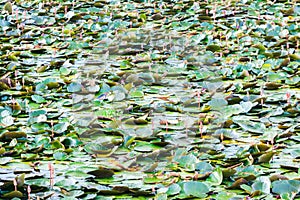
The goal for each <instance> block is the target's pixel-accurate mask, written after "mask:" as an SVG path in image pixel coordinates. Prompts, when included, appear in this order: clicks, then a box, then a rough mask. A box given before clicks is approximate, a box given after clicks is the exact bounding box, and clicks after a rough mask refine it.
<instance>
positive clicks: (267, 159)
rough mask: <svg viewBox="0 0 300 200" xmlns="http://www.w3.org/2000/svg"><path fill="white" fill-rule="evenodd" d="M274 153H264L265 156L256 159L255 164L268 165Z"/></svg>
mask: <svg viewBox="0 0 300 200" xmlns="http://www.w3.org/2000/svg"><path fill="white" fill-rule="evenodd" d="M275 153H276V152H274V151H270V152H266V153H265V154H263V155H261V156H259V157H258V161H257V162H258V163H268V162H270V161H271V159H272V157H273V155H274V154H275Z"/></svg>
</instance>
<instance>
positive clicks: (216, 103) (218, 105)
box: [208, 98, 228, 110]
mask: <svg viewBox="0 0 300 200" xmlns="http://www.w3.org/2000/svg"><path fill="white" fill-rule="evenodd" d="M208 104H209V105H210V107H211V109H212V110H219V109H222V108H223V107H225V106H227V105H228V102H227V101H226V100H225V99H224V98H213V99H212V100H210V101H209V102H208Z"/></svg>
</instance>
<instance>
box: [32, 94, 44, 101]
mask: <svg viewBox="0 0 300 200" xmlns="http://www.w3.org/2000/svg"><path fill="white" fill-rule="evenodd" d="M31 99H32V100H33V101H34V102H36V103H45V102H46V100H45V98H44V97H42V96H40V95H32V96H31Z"/></svg>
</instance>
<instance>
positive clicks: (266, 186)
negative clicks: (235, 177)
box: [251, 176, 271, 194]
mask: <svg viewBox="0 0 300 200" xmlns="http://www.w3.org/2000/svg"><path fill="white" fill-rule="evenodd" d="M251 187H252V189H253V191H260V192H262V193H264V194H270V192H271V181H270V179H269V177H266V176H261V177H258V178H257V179H256V180H255V182H254V183H253V184H252V186H251Z"/></svg>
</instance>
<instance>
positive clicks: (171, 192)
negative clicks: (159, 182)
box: [166, 183, 181, 195]
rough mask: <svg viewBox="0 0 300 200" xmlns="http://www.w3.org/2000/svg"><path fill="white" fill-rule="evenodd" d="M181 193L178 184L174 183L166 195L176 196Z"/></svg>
mask: <svg viewBox="0 0 300 200" xmlns="http://www.w3.org/2000/svg"><path fill="white" fill-rule="evenodd" d="M180 191H181V187H180V186H179V185H178V184H176V183H173V184H172V185H170V186H169V187H168V190H167V192H166V194H167V195H175V194H178V193H179V192H180Z"/></svg>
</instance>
